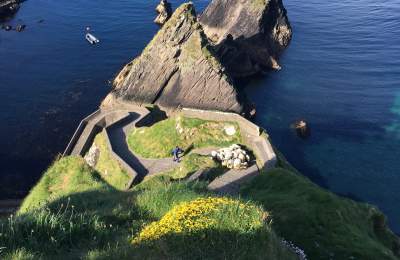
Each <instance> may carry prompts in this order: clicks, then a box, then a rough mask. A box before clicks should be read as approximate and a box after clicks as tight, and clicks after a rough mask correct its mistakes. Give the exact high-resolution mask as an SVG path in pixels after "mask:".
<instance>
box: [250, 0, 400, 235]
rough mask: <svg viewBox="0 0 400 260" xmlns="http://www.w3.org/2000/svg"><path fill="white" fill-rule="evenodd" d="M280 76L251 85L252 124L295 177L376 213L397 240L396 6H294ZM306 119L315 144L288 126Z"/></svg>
mask: <svg viewBox="0 0 400 260" xmlns="http://www.w3.org/2000/svg"><path fill="white" fill-rule="evenodd" d="M285 3H286V7H287V9H288V12H289V17H290V20H291V23H292V25H293V29H294V38H293V41H292V43H291V45H290V47H289V49H288V50H287V51H286V52H285V54H284V56H283V57H282V59H281V61H280V63H281V65H282V67H283V70H282V71H280V72H278V73H272V74H269V75H268V77H267V78H264V79H260V80H255V81H254V82H253V84H252V86H251V87H250V88H249V95H250V96H251V97H252V98H253V99H254V100H255V101H256V104H257V109H258V117H257V121H258V123H260V124H261V125H263V126H264V127H265V128H267V129H268V130H269V132H270V134H271V137H272V140H273V141H274V143H275V145H276V146H277V147H278V148H279V149H280V150H281V151H282V152H283V153H284V154H285V155H286V156H287V158H288V159H289V161H290V162H292V163H293V164H294V165H295V166H296V167H297V168H298V169H299V170H300V171H302V172H303V173H304V174H306V175H308V176H309V177H310V178H311V179H313V180H314V181H316V182H318V183H319V184H321V185H323V186H325V187H328V188H329V189H330V190H332V191H334V192H336V193H340V194H345V195H347V196H350V197H353V198H355V199H358V200H362V201H366V202H370V203H372V204H375V205H378V206H379V208H380V209H381V210H383V211H384V212H385V213H386V214H387V215H388V216H389V220H390V223H391V226H392V227H393V228H394V229H395V230H396V231H397V232H399V231H400V207H399V206H400V193H399V191H400V190H399V185H400V2H399V1H395V0H391V1H374V0H363V1H356V0H347V1H316V0H309V1H299V0H287V1H286V2H285ZM299 118H305V119H306V120H307V121H308V122H309V123H310V125H311V128H312V137H311V138H310V139H309V140H306V141H304V140H301V139H299V138H297V137H296V135H295V134H294V133H293V131H292V130H291V129H290V127H289V126H290V124H291V123H292V122H293V121H295V120H296V119H299Z"/></svg>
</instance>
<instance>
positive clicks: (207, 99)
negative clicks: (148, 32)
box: [103, 3, 244, 113]
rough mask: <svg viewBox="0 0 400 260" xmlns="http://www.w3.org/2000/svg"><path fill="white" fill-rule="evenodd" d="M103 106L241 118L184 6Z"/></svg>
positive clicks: (221, 73)
mask: <svg viewBox="0 0 400 260" xmlns="http://www.w3.org/2000/svg"><path fill="white" fill-rule="evenodd" d="M113 85H114V89H113V91H112V93H110V95H112V96H114V98H109V97H107V98H106V99H105V102H103V106H104V105H106V104H108V105H109V103H110V101H113V100H114V101H115V100H118V99H123V100H125V101H129V102H133V103H138V104H149V103H153V104H158V105H160V106H162V107H166V108H178V107H188V108H197V109H205V110H219V111H228V112H236V113H242V112H243V111H244V106H243V102H242V101H241V100H242V99H241V97H240V96H239V94H238V92H237V90H236V89H235V87H234V86H233V83H232V80H231V78H230V77H229V76H228V75H227V74H226V73H225V72H224V67H223V66H222V64H221V63H220V62H219V60H218V59H217V58H216V56H215V55H214V53H213V51H212V48H211V47H210V46H209V42H208V40H207V37H206V36H205V35H204V32H203V30H202V28H201V25H200V24H199V23H198V22H197V18H196V13H195V10H194V7H193V4H191V3H189V4H183V5H182V6H181V7H179V8H178V9H177V10H176V11H175V13H174V14H173V15H172V17H171V18H170V19H169V20H168V22H167V23H166V24H165V25H164V26H163V27H162V28H161V29H160V31H159V32H158V33H157V35H156V36H155V37H154V39H153V40H152V41H151V42H150V43H149V45H148V46H147V47H146V48H145V50H144V51H143V52H142V54H141V55H140V56H139V57H137V58H136V59H135V60H133V61H132V62H130V63H129V64H128V65H126V66H125V67H124V69H123V70H122V71H121V72H120V73H119V75H118V76H117V77H116V78H115V80H114V84H113Z"/></svg>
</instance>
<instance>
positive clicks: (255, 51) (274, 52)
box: [200, 0, 292, 77]
mask: <svg viewBox="0 0 400 260" xmlns="http://www.w3.org/2000/svg"><path fill="white" fill-rule="evenodd" d="M200 23H201V24H202V26H203V29H204V32H205V33H206V35H207V37H208V38H209V39H210V40H211V42H212V43H213V44H214V45H215V49H216V50H217V53H218V55H219V57H220V59H221V62H222V63H223V64H224V65H225V66H226V67H227V69H228V70H229V72H230V73H231V74H232V75H233V76H234V77H247V76H251V75H253V74H256V73H259V72H262V71H264V70H267V69H277V70H279V69H280V68H281V67H280V66H279V64H278V62H277V59H278V57H279V54H280V53H281V52H282V51H283V50H284V49H285V48H286V47H287V46H288V44H289V42H290V39H291V37H292V29H291V27H290V24H289V20H288V18H287V15H286V9H285V8H284V6H283V3H282V0H257V1H255V0H213V1H212V2H211V3H210V4H209V5H208V7H207V8H206V10H205V11H204V12H203V14H202V15H201V16H200Z"/></svg>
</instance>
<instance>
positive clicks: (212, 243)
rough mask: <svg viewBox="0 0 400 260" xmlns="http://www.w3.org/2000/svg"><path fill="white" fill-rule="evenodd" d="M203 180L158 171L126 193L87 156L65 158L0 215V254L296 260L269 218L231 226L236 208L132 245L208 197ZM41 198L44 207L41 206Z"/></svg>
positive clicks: (17, 256)
mask: <svg viewBox="0 0 400 260" xmlns="http://www.w3.org/2000/svg"><path fill="white" fill-rule="evenodd" d="M204 187H205V184H202V183H195V184H186V183H180V182H171V181H170V179H169V178H167V177H157V178H153V179H151V180H149V181H148V182H146V183H143V184H141V185H138V186H136V187H135V188H134V189H133V190H131V191H129V192H121V191H119V190H117V189H115V188H114V187H112V186H111V185H109V184H108V183H107V182H105V181H104V180H103V179H102V178H101V176H100V175H99V174H98V173H97V172H96V171H94V170H93V169H91V168H90V167H88V166H86V165H85V163H84V160H83V159H82V158H80V157H67V158H63V159H61V160H60V161H58V162H56V163H55V164H54V165H53V166H52V167H50V168H49V170H48V171H47V172H46V173H45V175H44V176H43V178H42V179H41V181H40V182H39V183H38V185H37V186H36V187H35V188H34V189H33V190H32V191H31V193H30V195H29V196H28V197H27V199H26V201H25V202H24V205H23V207H22V209H21V211H20V212H19V214H18V215H17V216H16V217H14V218H11V219H9V220H8V221H5V222H0V234H1V235H0V245H1V246H0V247H1V249H0V258H1V259H24V258H26V259H40V258H50V259H54V258H59V259H71V258H74V259H76V258H83V259H110V258H113V259H116V258H117V259H135V258H138V259H143V258H156V259H160V258H165V257H166V256H168V257H169V258H182V257H183V258H189V257H191V258H211V257H214V258H232V257H234V256H242V257H245V256H244V255H243V254H244V252H247V255H246V256H247V257H251V258H266V257H267V258H269V259H292V255H291V253H288V252H287V250H286V249H285V248H282V246H281V245H280V243H279V240H278V239H277V237H276V236H275V235H274V233H273V231H272V230H271V228H270V227H269V226H268V225H267V224H266V225H265V226H264V227H263V228H262V229H258V230H252V229H249V230H247V231H246V232H244V231H243V230H241V231H240V230H238V229H235V227H234V226H232V223H235V221H234V219H236V218H238V219H239V218H240V216H237V215H233V216H232V214H231V215H230V217H229V219H225V217H224V216H223V215H222V216H221V218H220V219H219V221H220V226H218V228H217V229H213V230H202V231H201V232H200V233H199V232H197V233H195V234H192V233H180V234H170V235H171V236H169V237H168V239H167V240H165V239H159V240H155V241H153V243H152V245H149V244H147V243H143V244H139V245H132V243H131V242H132V239H133V238H134V237H135V236H136V235H137V234H138V233H139V232H140V230H141V229H142V227H143V226H144V225H146V224H149V223H151V222H153V221H158V220H160V219H161V218H162V217H163V216H164V215H165V214H166V213H167V212H168V211H169V210H171V209H172V208H173V207H174V206H176V205H178V204H179V203H181V202H185V201H191V200H194V199H196V198H199V197H204V196H210V195H209V194H208V193H207V192H206V191H205V189H204ZM38 202H42V204H41V207H40V208H35V206H37V205H39V203H38ZM44 202H46V203H45V204H44ZM231 212H235V210H234V209H233V208H232V209H231ZM227 216H228V215H227ZM232 218H233V219H232ZM244 224H246V223H244ZM247 225H249V226H251V223H248V224H247ZM2 247H4V248H2Z"/></svg>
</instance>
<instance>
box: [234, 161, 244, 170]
mask: <svg viewBox="0 0 400 260" xmlns="http://www.w3.org/2000/svg"><path fill="white" fill-rule="evenodd" d="M241 164H242V161H241V160H240V159H235V160H234V161H233V168H234V169H239V168H240V166H241Z"/></svg>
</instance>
